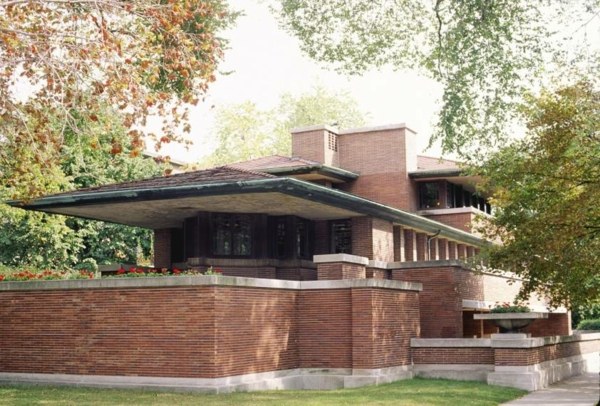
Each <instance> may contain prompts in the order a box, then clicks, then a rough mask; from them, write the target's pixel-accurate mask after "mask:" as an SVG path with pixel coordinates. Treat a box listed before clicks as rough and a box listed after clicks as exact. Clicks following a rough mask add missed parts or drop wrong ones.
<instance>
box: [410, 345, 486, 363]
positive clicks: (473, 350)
mask: <svg viewBox="0 0 600 406" xmlns="http://www.w3.org/2000/svg"><path fill="white" fill-rule="evenodd" d="M412 359H413V362H414V363H415V364H442V365H443V364H489V365H494V351H493V350H492V348H489V347H466V348H460V347H453V348H439V347H416V348H413V349H412Z"/></svg>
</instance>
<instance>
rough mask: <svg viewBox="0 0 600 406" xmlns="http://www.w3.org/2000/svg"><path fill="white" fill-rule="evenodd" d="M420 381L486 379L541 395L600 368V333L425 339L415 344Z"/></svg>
mask: <svg viewBox="0 0 600 406" xmlns="http://www.w3.org/2000/svg"><path fill="white" fill-rule="evenodd" d="M411 346H412V355H413V364H414V369H413V371H414V373H415V374H416V375H419V376H426V377H438V378H448V379H467V380H481V381H486V382H487V383H488V384H492V385H501V386H512V387H515V388H520V389H525V390H530V391H533V390H538V389H542V388H545V387H547V386H548V385H549V384H551V383H553V382H556V381H560V380H562V379H565V378H568V377H570V376H573V375H579V374H581V373H584V372H586V371H596V372H598V369H599V365H598V363H599V361H600V333H589V334H577V335H571V336H552V337H534V338H530V337H527V336H526V335H525V334H495V335H493V336H492V338H491V339H426V338H416V339H413V340H412V342H411Z"/></svg>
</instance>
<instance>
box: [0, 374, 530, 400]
mask: <svg viewBox="0 0 600 406" xmlns="http://www.w3.org/2000/svg"><path fill="white" fill-rule="evenodd" d="M525 393H526V392H525V391H522V390H519V389H513V388H503V387H499V386H488V385H486V384H484V383H480V382H466V381H449V380H443V379H418V378H417V379H409V380H404V381H398V382H394V383H391V384H386V385H380V386H367V387H363V388H357V389H340V390H330V391H308V390H305V391H265V392H249V393H248V392H244V393H242V392H238V393H231V394H222V395H208V394H197V393H173V392H153V391H142V390H121V389H92V388H76V387H53V386H24V385H2V386H0V405H2V406H3V405H45V406H46V405H48V406H55V405H111V406H113V405H131V404H135V405H169V406H170V405H203V406H213V405H214V406H218V405H259V406H260V405H292V406H296V405H297V406H300V405H302V406H306V405H456V404H460V405H498V404H500V403H503V402H507V401H510V400H512V399H516V398H518V397H520V396H523V395H524V394H525Z"/></svg>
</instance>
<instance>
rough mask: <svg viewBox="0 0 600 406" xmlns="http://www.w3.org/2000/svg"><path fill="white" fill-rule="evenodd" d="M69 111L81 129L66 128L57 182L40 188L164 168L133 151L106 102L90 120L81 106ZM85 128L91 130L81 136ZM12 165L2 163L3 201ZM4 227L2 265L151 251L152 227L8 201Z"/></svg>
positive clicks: (131, 256)
mask: <svg viewBox="0 0 600 406" xmlns="http://www.w3.org/2000/svg"><path fill="white" fill-rule="evenodd" d="M69 114H70V115H71V116H72V117H74V118H75V121H74V123H73V124H74V125H76V127H77V131H73V129H72V127H68V128H66V129H64V140H63V145H62V146H61V149H60V151H59V154H58V157H57V158H56V159H57V160H58V161H57V162H55V163H54V164H53V165H52V168H53V169H54V170H55V171H56V176H55V177H53V179H54V180H55V182H52V181H51V180H48V179H44V178H42V183H40V184H39V185H37V186H36V188H40V189H41V188H43V189H44V190H46V191H48V192H52V191H60V190H72V189H78V188H85V187H92V186H97V185H102V184H107V183H114V182H121V181H127V180H133V179H139V178H142V177H150V176H153V175H158V174H160V173H161V172H162V171H163V170H164V168H163V165H161V164H158V163H156V162H155V161H154V160H153V159H148V158H144V157H142V156H135V157H132V156H130V152H131V150H130V148H129V147H128V145H127V138H128V136H127V134H126V131H125V129H124V128H123V127H122V126H120V123H119V119H118V116H117V115H115V114H113V111H112V110H111V109H110V108H108V107H107V106H105V107H104V112H102V113H100V114H99V115H98V119H97V120H95V121H89V120H86V119H85V117H84V115H83V114H82V113H81V112H79V111H77V110H72V111H71V112H70V113H69ZM47 119H48V121H49V123H51V125H53V126H60V125H61V122H60V120H59V119H57V118H56V117H51V116H47ZM106 128H110V129H111V130H110V131H106V130H104V129H106ZM103 131H104V132H103ZM81 133H85V134H93V135H92V136H90V137H89V138H87V139H82V138H81V137H79V135H78V134H81ZM11 141H12V140H11ZM115 142H117V143H120V144H122V145H123V148H124V150H123V152H124V153H121V154H113V153H112V152H111V150H112V148H113V145H114V143H115ZM0 147H2V149H3V150H8V151H10V152H12V151H13V147H14V143H13V142H10V141H9V140H5V141H4V142H1V141H0ZM12 170H13V167H12V166H6V167H5V166H2V165H0V179H1V180H3V182H1V183H0V185H3V187H0V201H1V200H3V198H6V197H8V196H9V195H11V194H12V191H11V190H10V185H11V182H9V181H8V180H9V179H10V177H11V176H12ZM29 174H30V175H35V173H34V172H30V173H29ZM34 181H35V178H32V179H31V181H30V182H34ZM0 229H1V230H2V233H0V265H1V264H4V265H8V266H12V267H22V266H27V267H34V268H54V269H64V268H69V267H72V266H84V267H86V268H87V269H92V268H94V267H95V266H96V264H104V263H111V262H131V263H135V262H136V261H137V259H138V257H139V256H142V257H145V258H148V257H149V256H150V253H151V241H152V240H151V231H150V230H143V229H139V228H135V227H128V226H122V225H117V224H108V223H103V222H99V221H91V220H84V219H76V218H67V217H64V216H58V215H48V214H44V213H38V212H31V211H24V210H21V209H17V208H12V207H9V206H8V205H6V204H0Z"/></svg>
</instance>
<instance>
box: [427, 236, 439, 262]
mask: <svg viewBox="0 0 600 406" xmlns="http://www.w3.org/2000/svg"><path fill="white" fill-rule="evenodd" d="M438 244H439V240H438V239H437V238H433V239H432V240H431V241H429V258H428V259H429V260H430V261H437V260H439V259H440V253H439V245H438Z"/></svg>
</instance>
